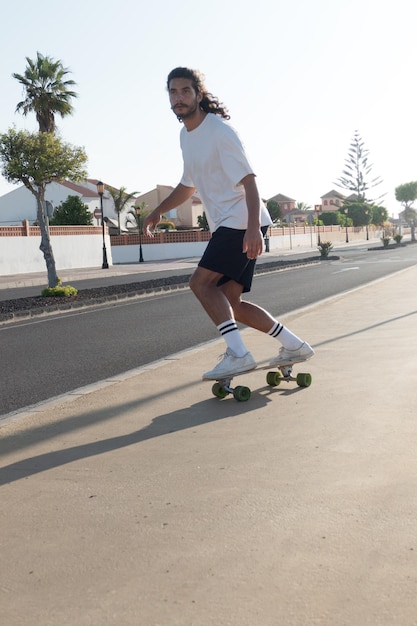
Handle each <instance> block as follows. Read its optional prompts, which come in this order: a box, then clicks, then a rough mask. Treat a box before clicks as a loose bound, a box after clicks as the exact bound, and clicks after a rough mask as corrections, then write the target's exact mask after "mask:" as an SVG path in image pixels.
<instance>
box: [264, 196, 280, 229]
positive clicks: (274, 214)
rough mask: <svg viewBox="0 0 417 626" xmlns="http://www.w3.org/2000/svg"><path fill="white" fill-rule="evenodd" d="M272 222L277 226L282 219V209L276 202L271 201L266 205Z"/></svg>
mask: <svg viewBox="0 0 417 626" xmlns="http://www.w3.org/2000/svg"><path fill="white" fill-rule="evenodd" d="M266 208H267V209H268V211H269V215H270V216H271V220H272V221H273V222H274V224H276V223H277V222H279V221H280V220H281V219H282V209H281V207H280V205H279V203H278V202H277V201H276V200H269V201H268V202H267V204H266Z"/></svg>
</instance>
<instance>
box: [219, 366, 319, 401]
mask: <svg viewBox="0 0 417 626" xmlns="http://www.w3.org/2000/svg"><path fill="white" fill-rule="evenodd" d="M292 368H293V366H292V365H281V366H279V367H278V369H277V370H273V371H269V372H268V373H267V375H266V382H267V384H268V385H269V386H270V387H278V385H280V384H281V382H282V381H284V382H286V383H289V382H296V383H297V385H298V386H299V387H309V386H310V385H311V381H312V377H311V374H307V373H300V374H297V376H293V375H292ZM251 371H254V370H251ZM243 373H246V374H249V372H243ZM239 375H240V374H239ZM233 378H234V377H233V376H229V377H227V378H221V379H219V380H217V381H216V382H215V383H214V384H213V386H212V388H211V390H212V392H213V395H214V396H216V398H225V397H226V396H228V395H229V394H232V395H233V397H234V399H235V400H237V401H238V402H246V401H247V400H249V398H250V396H251V390H250V389H249V387H246V386H244V385H237V386H236V387H232V384H231V383H232V380H233Z"/></svg>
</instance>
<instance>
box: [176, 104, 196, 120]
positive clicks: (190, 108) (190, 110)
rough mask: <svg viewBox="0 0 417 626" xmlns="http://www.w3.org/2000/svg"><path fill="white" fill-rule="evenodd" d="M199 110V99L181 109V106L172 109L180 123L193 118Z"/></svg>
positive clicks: (182, 106) (183, 105)
mask: <svg viewBox="0 0 417 626" xmlns="http://www.w3.org/2000/svg"><path fill="white" fill-rule="evenodd" d="M177 107H178V108H177ZM198 108H199V104H198V102H197V99H196V100H195V101H194V102H193V103H192V104H182V105H181V107H179V105H174V106H173V107H171V109H172V110H173V111H174V113H175V115H176V116H177V118H178V119H179V120H180V121H182V120H186V119H187V118H189V117H192V116H193V115H194V114H195V113H196V111H197V110H198Z"/></svg>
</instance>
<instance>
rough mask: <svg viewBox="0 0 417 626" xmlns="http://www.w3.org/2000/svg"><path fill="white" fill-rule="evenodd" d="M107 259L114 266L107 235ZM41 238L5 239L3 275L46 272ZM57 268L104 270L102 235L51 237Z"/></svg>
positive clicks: (0, 255)
mask: <svg viewBox="0 0 417 626" xmlns="http://www.w3.org/2000/svg"><path fill="white" fill-rule="evenodd" d="M105 241H106V250H107V260H108V263H109V265H113V261H112V249H111V245H110V237H109V236H108V235H106V239H105ZM40 243H41V239H40V237H39V238H38V237H1V238H0V274H1V275H4V276H6V275H8V274H27V273H30V272H43V271H46V264H45V259H44V257H43V253H42V252H41V251H40V250H39V246H40ZM51 245H52V250H53V253H54V257H55V264H56V268H57V270H58V271H59V270H60V269H61V270H62V269H69V268H78V267H101V264H102V261H103V239H102V235H81V236H80V235H59V236H56V237H54V236H51Z"/></svg>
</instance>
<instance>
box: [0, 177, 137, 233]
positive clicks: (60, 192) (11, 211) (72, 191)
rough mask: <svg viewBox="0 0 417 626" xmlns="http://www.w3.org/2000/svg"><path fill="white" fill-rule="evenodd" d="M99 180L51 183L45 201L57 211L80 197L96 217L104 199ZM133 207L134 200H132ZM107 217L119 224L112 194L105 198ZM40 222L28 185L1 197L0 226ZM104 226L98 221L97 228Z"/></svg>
mask: <svg viewBox="0 0 417 626" xmlns="http://www.w3.org/2000/svg"><path fill="white" fill-rule="evenodd" d="M97 182H98V181H97V180H95V179H92V178H88V179H87V180H86V181H83V182H82V183H71V182H68V181H64V182H62V183H50V184H49V185H48V186H47V187H46V194H45V200H48V201H49V202H51V203H52V205H53V206H54V207H57V206H58V205H60V204H61V203H62V202H64V201H65V200H67V198H68V196H78V197H79V198H80V200H81V201H82V202H83V203H84V204H85V205H86V206H87V207H88V208H89V210H90V211H91V213H92V214H93V215H94V211H95V210H96V209H97V210H100V196H99V195H98V192H97ZM131 204H132V206H133V204H134V200H132V203H131ZM103 211H104V216H105V217H108V218H110V219H115V220H117V213H116V211H115V209H114V202H113V198H112V197H111V196H110V194H109V192H108V191H106V190H105V191H104V195H103ZM36 219H37V206H36V198H35V196H34V195H33V193H31V192H30V191H29V190H28V189H26V187H25V186H24V185H21V186H19V187H17V188H16V189H14V190H13V191H9V193H6V194H5V195H4V196H0V226H15V225H20V224H21V223H22V221H23V220H28V221H29V222H30V223H31V224H32V223H33V222H35V221H36ZM100 224H101V221H100V217H95V218H94V225H96V226H98V225H100Z"/></svg>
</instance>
